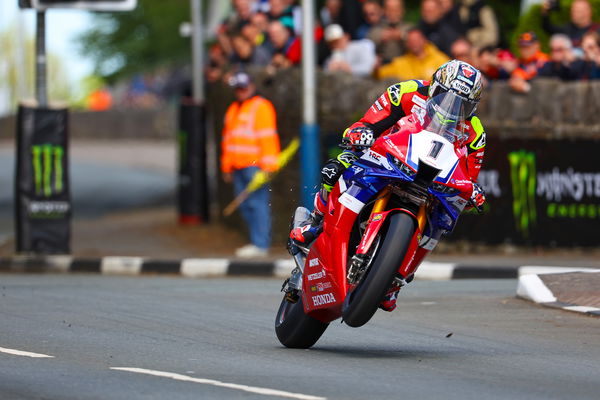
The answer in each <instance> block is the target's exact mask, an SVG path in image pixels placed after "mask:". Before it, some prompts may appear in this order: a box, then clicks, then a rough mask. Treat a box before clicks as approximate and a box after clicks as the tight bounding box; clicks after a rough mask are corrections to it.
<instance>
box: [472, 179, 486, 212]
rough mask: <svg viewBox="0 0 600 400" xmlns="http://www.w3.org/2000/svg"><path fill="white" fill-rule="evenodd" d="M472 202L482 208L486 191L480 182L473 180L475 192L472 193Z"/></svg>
mask: <svg viewBox="0 0 600 400" xmlns="http://www.w3.org/2000/svg"><path fill="white" fill-rule="evenodd" d="M471 203H472V204H473V205H474V206H475V207H477V208H478V209H480V208H481V207H482V206H483V203H485V192H484V191H483V188H482V187H481V186H479V184H477V183H475V182H473V192H472V193H471Z"/></svg>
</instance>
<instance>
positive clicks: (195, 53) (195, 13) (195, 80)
mask: <svg viewBox="0 0 600 400" xmlns="http://www.w3.org/2000/svg"><path fill="white" fill-rule="evenodd" d="M191 2H192V3H191V11H192V97H193V98H194V102H196V104H202V103H204V77H203V76H202V69H203V65H204V38H203V33H204V32H203V24H202V2H201V0H191Z"/></svg>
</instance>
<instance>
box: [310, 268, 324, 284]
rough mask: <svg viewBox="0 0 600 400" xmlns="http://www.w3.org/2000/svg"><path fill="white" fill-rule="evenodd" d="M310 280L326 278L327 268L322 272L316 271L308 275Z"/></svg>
mask: <svg viewBox="0 0 600 400" xmlns="http://www.w3.org/2000/svg"><path fill="white" fill-rule="evenodd" d="M306 278H307V279H308V280H309V281H314V280H317V279H321V278H325V270H321V271H320V272H315V273H314V274H309V275H307V277H306Z"/></svg>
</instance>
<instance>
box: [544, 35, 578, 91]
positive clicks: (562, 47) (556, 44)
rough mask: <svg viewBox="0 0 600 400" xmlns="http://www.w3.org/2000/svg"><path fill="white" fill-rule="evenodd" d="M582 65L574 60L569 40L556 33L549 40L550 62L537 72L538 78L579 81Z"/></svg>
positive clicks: (565, 36)
mask: <svg viewBox="0 0 600 400" xmlns="http://www.w3.org/2000/svg"><path fill="white" fill-rule="evenodd" d="M582 64H583V61H581V60H577V59H576V58H575V53H574V52H573V44H572V43H571V39H570V38H569V37H568V36H567V35H563V34H562V33H558V34H556V35H552V37H551V38H550V61H548V62H547V63H546V64H544V66H543V67H542V68H541V69H540V70H539V71H538V76H539V77H543V78H559V79H562V80H564V81H573V80H576V79H579V76H580V74H581V69H582Z"/></svg>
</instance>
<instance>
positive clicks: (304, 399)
mask: <svg viewBox="0 0 600 400" xmlns="http://www.w3.org/2000/svg"><path fill="white" fill-rule="evenodd" d="M110 369H113V370H117V371H127V372H135V373H137V374H146V375H153V376H160V377H163V378H171V379H174V380H176V381H183V382H193V383H202V384H204V385H212V386H219V387H225V388H229V389H236V390H243V391H245V392H250V393H258V394H262V395H265V396H279V397H289V398H292V399H301V400H326V397H317V396H309V395H306V394H301V393H292V392H284V391H282V390H275V389H267V388H261V387H255V386H246V385H238V384H236V383H226V382H221V381H216V380H213V379H201V378H194V377H191V376H187V375H181V374H175V373H172V372H164V371H155V370H152V369H144V368H127V367H111V368H110Z"/></svg>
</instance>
